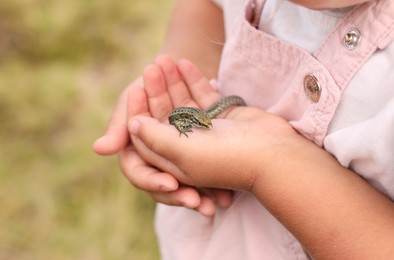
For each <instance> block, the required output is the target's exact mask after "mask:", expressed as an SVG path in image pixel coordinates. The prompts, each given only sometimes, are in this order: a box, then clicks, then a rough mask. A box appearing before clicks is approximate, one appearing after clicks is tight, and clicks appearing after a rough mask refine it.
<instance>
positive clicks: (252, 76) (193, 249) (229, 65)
mask: <svg viewBox="0 0 394 260" xmlns="http://www.w3.org/2000/svg"><path fill="white" fill-rule="evenodd" d="M263 6H264V1H251V0H250V1H247V3H246V7H245V12H244V13H242V14H241V15H240V17H239V20H238V22H236V26H235V27H234V28H233V31H232V33H231V37H230V38H229V39H228V41H227V42H226V46H225V50H224V53H223V57H222V63H221V67H220V72H219V78H218V87H219V90H220V91H221V92H222V93H223V95H233V94H235V95H239V96H242V97H243V98H244V99H245V100H246V101H247V103H248V105H251V106H257V107H260V108H263V109H265V110H267V111H269V112H271V113H275V114H278V115H280V116H282V117H284V118H285V119H287V120H289V121H290V123H291V124H292V125H293V126H294V127H295V128H296V129H297V130H298V131H299V132H300V133H301V134H303V135H304V136H305V137H307V138H309V139H310V140H312V141H314V142H315V143H317V144H318V145H322V142H323V139H324V137H325V134H326V131H327V128H328V125H329V123H330V121H331V119H332V118H333V116H334V113H335V111H336V108H337V106H338V104H339V102H340V99H341V94H342V92H343V90H344V89H345V88H346V86H347V84H348V82H349V81H350V80H351V78H352V77H353V75H354V74H355V73H356V72H357V71H358V69H359V68H360V67H361V66H362V65H363V63H364V62H365V61H366V60H367V59H368V57H370V55H372V54H373V53H374V52H375V51H376V50H377V49H378V48H384V47H385V45H387V44H388V43H389V42H390V41H391V40H392V38H393V37H394V29H393V19H392V15H391V14H390V12H392V10H393V7H394V1H392V0H381V1H372V2H371V3H367V4H363V5H361V6H359V7H357V8H355V9H354V10H353V11H351V13H349V14H348V15H347V16H346V17H345V18H344V19H342V20H341V21H340V22H339V24H338V25H337V26H336V27H335V28H334V29H333V31H332V32H331V33H330V34H329V36H328V37H327V39H326V41H324V42H323V43H322V45H321V47H320V48H319V50H318V51H317V52H316V53H314V54H310V53H308V52H307V51H305V50H303V49H300V48H298V47H296V46H294V45H291V44H289V43H286V42H284V41H281V40H279V39H277V38H274V37H272V36H271V35H268V34H266V33H264V32H262V31H259V30H257V29H256V28H255V27H254V26H253V25H255V24H258V20H259V17H258V16H259V14H260V13H261V8H263ZM377 14H379V15H377ZM390 16H391V17H390ZM245 18H246V19H245ZM372 21H373V22H372ZM353 27H356V28H357V29H358V30H360V31H361V32H362V36H363V38H362V44H360V46H359V47H357V48H356V49H355V50H352V51H349V50H347V49H346V48H344V46H343V44H342V43H343V37H344V36H345V34H346V32H347V31H348V30H349V29H350V28H353ZM308 74H312V75H314V76H315V77H316V78H317V79H318V81H319V83H320V85H321V87H322V93H321V97H320V100H319V101H318V102H317V103H313V102H311V101H310V100H309V99H308V97H307V95H306V94H305V92H304V85H303V81H304V77H305V76H306V75H308ZM239 174H242V172H240V173H239ZM156 229H157V233H158V238H159V243H160V245H161V253H162V258H163V259H172V260H173V259H199V260H200V259H308V255H307V254H306V253H305V252H304V251H303V249H302V246H301V245H300V243H299V242H298V241H297V240H296V239H295V238H294V237H293V236H292V235H291V234H290V233H289V232H288V231H287V230H286V229H285V228H284V227H283V226H282V225H281V224H280V223H279V222H278V221H277V220H276V219H275V218H274V217H273V216H272V215H271V214H270V213H269V212H267V211H266V209H265V208H264V207H263V206H262V205H261V204H260V203H259V202H258V201H257V200H256V199H255V198H254V197H253V196H252V195H251V194H249V193H244V192H238V193H237V194H236V197H235V201H234V203H233V205H232V206H231V207H230V208H228V209H222V210H219V212H218V214H217V215H216V216H215V217H213V218H207V217H203V216H201V215H200V214H199V213H196V212H194V211H192V210H188V209H185V208H177V207H169V206H165V205H159V206H158V209H157V219H156Z"/></svg>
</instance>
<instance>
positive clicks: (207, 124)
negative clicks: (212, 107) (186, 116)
mask: <svg viewBox="0 0 394 260" xmlns="http://www.w3.org/2000/svg"><path fill="white" fill-rule="evenodd" d="M194 118H195V119H196V121H197V124H196V126H198V127H202V128H207V129H211V128H212V121H211V118H210V117H209V116H208V114H207V113H205V112H203V111H201V113H195V114H194Z"/></svg>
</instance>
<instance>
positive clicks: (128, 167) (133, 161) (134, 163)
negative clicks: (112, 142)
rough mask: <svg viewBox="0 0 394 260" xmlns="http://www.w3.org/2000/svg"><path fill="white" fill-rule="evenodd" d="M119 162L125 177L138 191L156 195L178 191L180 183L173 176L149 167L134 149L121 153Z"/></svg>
mask: <svg viewBox="0 0 394 260" xmlns="http://www.w3.org/2000/svg"><path fill="white" fill-rule="evenodd" d="M119 162H120V166H121V170H122V172H123V174H124V176H125V177H126V178H127V179H128V180H129V181H130V183H131V184H133V185H134V186H135V187H136V188H138V189H141V190H144V191H148V192H156V193H157V192H170V191H175V190H177V189H178V186H179V185H178V181H177V180H176V179H175V178H174V177H173V176H172V175H170V174H168V173H165V172H160V171H159V170H158V169H156V168H152V167H151V166H149V165H148V164H147V163H146V162H145V161H144V160H142V159H141V158H140V157H139V155H138V154H137V152H136V151H135V149H134V148H133V147H128V148H125V149H123V150H122V151H121V152H120V153H119Z"/></svg>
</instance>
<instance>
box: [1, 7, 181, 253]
mask: <svg viewBox="0 0 394 260" xmlns="http://www.w3.org/2000/svg"><path fill="white" fill-rule="evenodd" d="M173 2H174V1H166V0H150V1H108V0H87V1H77V0H70V1H62V0H53V1H44V0H17V1H14V0H5V1H1V2H0V185H1V186H0V201H1V210H0V259H158V258H159V257H158V249H157V243H156V240H155V236H154V231H153V215H154V208H155V205H154V202H153V201H152V200H151V199H150V198H149V197H148V196H147V195H146V194H144V193H143V192H140V191H138V190H136V189H135V188H133V187H132V186H131V185H130V184H129V183H128V182H127V180H126V179H125V178H124V177H123V176H122V174H121V173H120V170H119V168H118V165H117V159H116V157H115V156H112V157H99V156H97V155H95V154H94V153H93V152H92V149H91V144H92V142H93V140H94V139H95V138H96V137H98V136H100V134H101V133H102V132H103V131H104V129H105V126H106V122H107V119H108V118H109V115H110V113H111V110H112V108H113V106H114V104H115V102H116V98H117V96H118V94H119V93H120V92H121V90H122V89H123V88H124V87H125V86H126V85H127V84H128V83H129V82H130V81H131V80H132V79H133V78H134V77H135V76H137V75H139V73H140V72H141V69H142V67H143V65H145V64H147V63H149V61H150V60H151V58H152V57H153V56H154V54H155V52H156V51H157V50H158V49H159V47H160V44H161V41H162V39H163V38H164V33H165V28H166V25H167V23H168V19H169V15H170V10H171V7H172V4H173Z"/></svg>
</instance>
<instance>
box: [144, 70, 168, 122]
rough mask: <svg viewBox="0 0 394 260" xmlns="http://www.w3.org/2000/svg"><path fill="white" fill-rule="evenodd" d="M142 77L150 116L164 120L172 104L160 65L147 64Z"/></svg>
mask: <svg viewBox="0 0 394 260" xmlns="http://www.w3.org/2000/svg"><path fill="white" fill-rule="evenodd" d="M143 78H144V88H145V90H146V94H147V96H148V104H149V110H150V112H151V114H152V116H153V117H155V118H157V119H159V120H161V121H164V120H166V119H167V116H168V114H169V113H170V112H171V110H172V108H173V105H172V101H171V98H170V95H169V94H168V92H167V89H166V83H165V79H164V75H163V73H162V71H161V69H160V67H159V66H158V65H156V64H151V65H148V66H147V67H146V68H145V70H144V73H143Z"/></svg>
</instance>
